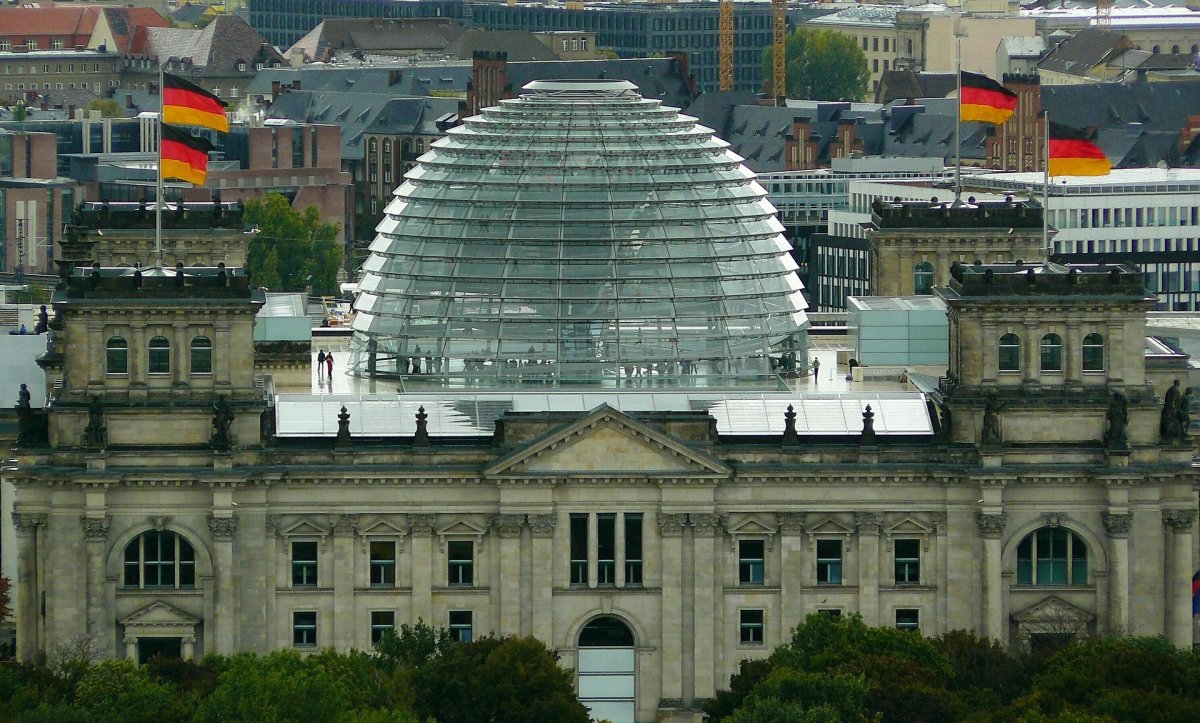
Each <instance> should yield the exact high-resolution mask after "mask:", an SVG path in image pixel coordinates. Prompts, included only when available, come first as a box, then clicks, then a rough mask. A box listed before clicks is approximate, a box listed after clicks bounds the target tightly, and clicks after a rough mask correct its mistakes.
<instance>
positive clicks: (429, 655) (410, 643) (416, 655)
mask: <svg viewBox="0 0 1200 723" xmlns="http://www.w3.org/2000/svg"><path fill="white" fill-rule="evenodd" d="M452 645H454V639H453V638H451V637H450V631H449V630H447V629H446V628H435V627H433V626H432V625H428V624H427V623H425V622H424V621H423V620H418V621H417V623H416V625H409V624H407V623H405V624H403V625H401V626H400V629H399V630H395V631H392V630H389V631H387V632H386V633H384V634H383V639H382V640H380V641H379V642H378V643H377V644H376V645H375V653H376V654H377V655H379V657H380V658H382V659H383V660H384V661H387V662H389V663H392V664H399V665H404V666H406V667H409V668H417V667H420V666H422V665H424V664H425V663H428V662H429V661H430V660H432V659H434V658H436V657H438V656H440V655H442V654H443V653H445V652H446V651H447V650H449V649H450V648H451V646H452Z"/></svg>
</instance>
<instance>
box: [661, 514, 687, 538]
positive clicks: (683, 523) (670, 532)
mask: <svg viewBox="0 0 1200 723" xmlns="http://www.w3.org/2000/svg"><path fill="white" fill-rule="evenodd" d="M687 524H688V516H687V515H685V514H679V513H671V514H660V515H659V516H658V528H659V532H660V533H661V534H662V536H663V537H679V536H680V535H682V534H683V528H685V527H687Z"/></svg>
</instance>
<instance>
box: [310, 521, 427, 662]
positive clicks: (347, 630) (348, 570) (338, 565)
mask: <svg viewBox="0 0 1200 723" xmlns="http://www.w3.org/2000/svg"><path fill="white" fill-rule="evenodd" d="M329 522H330V527H331V528H332V530H333V621H332V622H333V625H332V628H333V643H334V645H335V646H337V647H338V648H340V649H343V650H344V649H346V648H350V647H365V645H366V644H367V643H369V642H370V640H369V639H368V638H367V637H366V636H365V634H364V635H360V636H356V635H355V633H356V632H359V633H361V630H356V629H355V624H354V623H355V621H356V619H357V617H358V616H357V615H355V614H354V568H355V564H354V563H355V555H354V547H355V545H354V538H355V536H356V535H357V534H358V515H347V514H340V515H331V516H330V520H329ZM426 539H430V538H426ZM430 544H432V542H431V543H430ZM430 622H431V624H436V621H430ZM357 637H361V638H362V640H357V639H356V638H357Z"/></svg>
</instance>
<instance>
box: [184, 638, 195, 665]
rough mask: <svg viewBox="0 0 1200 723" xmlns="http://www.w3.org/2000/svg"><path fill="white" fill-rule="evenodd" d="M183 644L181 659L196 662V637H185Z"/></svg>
mask: <svg viewBox="0 0 1200 723" xmlns="http://www.w3.org/2000/svg"><path fill="white" fill-rule="evenodd" d="M182 642H183V647H182V649H181V650H180V657H182V658H183V659H184V660H194V659H195V658H196V636H195V635H185V636H184V637H183V641H182Z"/></svg>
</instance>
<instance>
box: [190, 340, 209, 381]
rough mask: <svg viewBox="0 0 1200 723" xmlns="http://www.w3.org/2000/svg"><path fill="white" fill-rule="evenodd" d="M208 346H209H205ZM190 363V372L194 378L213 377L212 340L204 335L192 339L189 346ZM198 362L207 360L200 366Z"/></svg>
mask: <svg viewBox="0 0 1200 723" xmlns="http://www.w3.org/2000/svg"><path fill="white" fill-rule="evenodd" d="M205 344H207V346H204V345H205ZM188 353H189V357H188V361H189V362H190V365H189V371H190V373H191V374H192V375H194V376H212V373H213V344H212V339H210V338H208V337H207V336H205V335H204V334H197V335H196V336H194V337H192V341H191V343H190V344H188ZM197 360H207V361H206V363H204V364H198V363H197Z"/></svg>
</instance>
